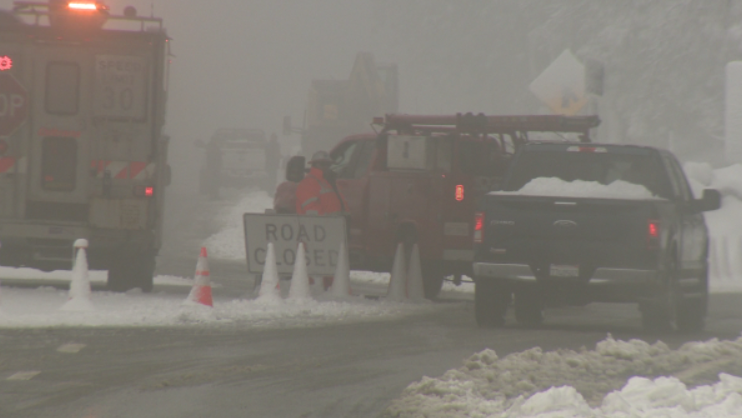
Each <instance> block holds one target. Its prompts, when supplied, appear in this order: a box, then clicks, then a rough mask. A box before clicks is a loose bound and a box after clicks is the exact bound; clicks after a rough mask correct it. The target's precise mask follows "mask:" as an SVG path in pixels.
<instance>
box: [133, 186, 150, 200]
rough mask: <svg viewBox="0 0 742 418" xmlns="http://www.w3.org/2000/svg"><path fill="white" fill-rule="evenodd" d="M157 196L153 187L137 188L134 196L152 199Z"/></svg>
mask: <svg viewBox="0 0 742 418" xmlns="http://www.w3.org/2000/svg"><path fill="white" fill-rule="evenodd" d="M154 195H155V188H154V187H152V186H135V187H134V196H139V197H152V196H154Z"/></svg>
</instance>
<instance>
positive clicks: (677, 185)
mask: <svg viewBox="0 0 742 418" xmlns="http://www.w3.org/2000/svg"><path fill="white" fill-rule="evenodd" d="M580 182H582V183H580ZM720 199H721V198H720V194H719V192H718V191H716V190H712V189H707V190H705V191H704V193H703V197H702V198H700V199H696V198H695V197H694V196H693V193H692V191H691V189H690V187H689V186H688V181H687V179H686V177H685V174H684V173H683V170H682V168H681V166H680V164H679V163H678V161H677V159H676V158H675V157H674V156H673V155H672V154H671V153H670V152H668V151H666V150H661V149H656V148H651V147H642V146H634V145H600V144H585V143H529V144H526V145H524V146H523V147H521V148H520V150H519V151H518V152H517V153H516V155H515V157H514V159H513V163H512V164H511V166H510V168H509V171H508V175H507V176H506V179H505V181H504V183H503V185H502V191H497V192H491V193H488V194H487V195H485V196H484V197H483V198H482V199H481V201H480V202H479V209H478V211H477V213H476V214H475V221H474V224H475V228H474V229H475V231H474V243H475V245H474V269H473V270H474V280H475V283H476V287H475V314H476V320H477V323H478V324H479V325H480V326H484V327H489V326H501V325H503V324H504V321H505V311H506V310H507V308H508V305H509V304H510V301H511V295H514V305H515V306H514V308H515V317H516V320H517V321H518V322H519V323H521V324H524V325H536V324H539V323H540V322H541V321H542V320H543V317H542V309H543V308H544V307H545V306H554V305H560V304H569V305H585V304H587V303H590V302H629V303H630V302H634V303H638V304H639V308H640V310H641V313H642V320H643V324H644V327H645V328H646V329H648V330H654V331H658V330H669V329H670V328H671V327H672V326H673V325H674V326H675V327H677V328H678V329H679V330H680V331H686V332H695V331H700V330H702V329H703V326H704V319H705V317H706V311H707V301H708V261H707V258H708V230H707V228H706V224H705V223H704V217H703V212H704V211H711V210H715V209H718V208H719V206H720Z"/></svg>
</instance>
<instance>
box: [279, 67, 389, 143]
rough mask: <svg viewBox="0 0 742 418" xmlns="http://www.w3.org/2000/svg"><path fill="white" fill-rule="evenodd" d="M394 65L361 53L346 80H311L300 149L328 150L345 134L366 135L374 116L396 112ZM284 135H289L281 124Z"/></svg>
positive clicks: (288, 123) (287, 122)
mask: <svg viewBox="0 0 742 418" xmlns="http://www.w3.org/2000/svg"><path fill="white" fill-rule="evenodd" d="M398 96H399V90H398V74H397V65H396V64H386V65H381V64H377V63H376V62H375V61H374V56H373V55H372V54H371V53H368V52H360V53H358V55H357V56H356V60H355V62H354V64H353V69H352V70H351V74H350V77H349V78H348V79H347V80H313V81H312V84H311V87H310V89H309V94H308V97H307V107H306V110H305V113H304V126H303V127H302V128H301V129H299V132H301V147H302V152H303V154H304V155H305V156H311V155H312V154H314V152H315V151H318V150H324V151H326V150H328V149H330V148H331V147H333V146H334V145H335V144H337V143H338V141H340V140H341V139H343V138H345V137H346V136H348V135H352V134H355V133H358V132H365V131H367V130H368V129H369V123H370V121H371V120H372V118H373V117H374V116H378V115H384V114H386V113H394V112H397V109H398V102H399V98H398ZM284 125H285V126H284V134H286V135H288V134H290V133H291V132H292V127H291V121H290V119H287V120H286V121H285V122H284Z"/></svg>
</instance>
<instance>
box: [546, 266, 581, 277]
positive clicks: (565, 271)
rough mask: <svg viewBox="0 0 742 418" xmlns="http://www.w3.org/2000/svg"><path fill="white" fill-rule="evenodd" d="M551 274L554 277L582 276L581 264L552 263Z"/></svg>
mask: <svg viewBox="0 0 742 418" xmlns="http://www.w3.org/2000/svg"><path fill="white" fill-rule="evenodd" d="M549 275H550V276H552V277H580V266H568V265H559V264H552V265H551V266H549Z"/></svg>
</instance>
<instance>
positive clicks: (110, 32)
mask: <svg viewBox="0 0 742 418" xmlns="http://www.w3.org/2000/svg"><path fill="white" fill-rule="evenodd" d="M168 51H169V42H168V37H167V34H166V33H165V29H164V28H163V22H162V20H161V19H159V18H154V17H142V16H138V15H137V11H136V9H134V8H133V7H127V8H126V9H125V10H124V13H123V15H114V14H112V13H111V11H110V10H109V8H108V7H107V6H105V5H104V4H102V3H100V2H98V1H90V0H79V1H70V2H68V1H61V0H51V1H49V3H38V2H16V3H15V4H14V8H13V9H12V10H11V11H3V12H0V242H1V243H2V248H0V264H2V265H5V266H29V267H34V268H39V269H42V270H52V269H68V268H70V266H71V252H72V243H73V241H74V240H75V239H77V238H86V239H87V240H88V242H89V245H90V247H89V251H88V256H89V262H90V266H91V268H94V269H105V270H108V272H109V274H108V286H109V288H110V289H112V290H116V291H123V290H127V289H130V288H134V287H139V288H141V289H142V290H144V291H150V290H151V289H152V275H153V271H154V268H155V257H156V255H157V253H158V250H159V248H160V246H161V244H162V227H163V207H164V192H165V187H166V186H167V185H168V183H169V181H170V169H169V166H168V165H167V152H168V141H169V139H168V137H167V136H165V135H163V133H162V127H163V125H164V123H165V103H166V99H167V73H168V60H169V52H168Z"/></svg>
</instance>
